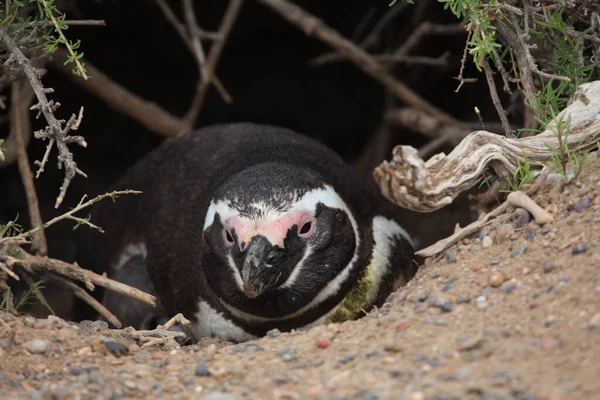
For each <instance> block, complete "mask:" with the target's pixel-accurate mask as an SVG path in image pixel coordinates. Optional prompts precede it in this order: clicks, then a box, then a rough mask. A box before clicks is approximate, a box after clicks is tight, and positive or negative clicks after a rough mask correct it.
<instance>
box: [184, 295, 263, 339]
mask: <svg viewBox="0 0 600 400" xmlns="http://www.w3.org/2000/svg"><path fill="white" fill-rule="evenodd" d="M196 319H197V321H196V322H195V323H194V324H192V326H191V330H192V334H193V335H194V337H195V338H196V339H200V338H203V337H211V336H213V337H214V336H216V337H218V338H220V339H221V340H226V341H231V342H238V343H239V342H245V341H247V340H252V339H256V336H254V335H251V334H250V333H248V332H246V331H245V330H243V329H242V328H240V327H239V326H237V325H235V324H234V323H233V322H232V321H231V320H229V319H227V318H226V317H225V316H224V315H223V313H222V312H219V311H217V310H215V309H214V308H212V307H211V306H210V305H209V304H208V303H207V302H205V301H202V300H201V301H200V302H199V303H198V312H197V313H196Z"/></svg>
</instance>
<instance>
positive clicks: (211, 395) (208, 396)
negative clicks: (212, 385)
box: [202, 392, 235, 400]
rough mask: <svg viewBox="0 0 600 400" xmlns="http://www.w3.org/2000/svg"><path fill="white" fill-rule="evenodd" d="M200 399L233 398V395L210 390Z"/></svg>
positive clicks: (228, 399)
mask: <svg viewBox="0 0 600 400" xmlns="http://www.w3.org/2000/svg"><path fill="white" fill-rule="evenodd" d="M202 400H235V397H233V396H232V395H230V394H227V393H224V392H210V393H207V394H206V395H204V397H202Z"/></svg>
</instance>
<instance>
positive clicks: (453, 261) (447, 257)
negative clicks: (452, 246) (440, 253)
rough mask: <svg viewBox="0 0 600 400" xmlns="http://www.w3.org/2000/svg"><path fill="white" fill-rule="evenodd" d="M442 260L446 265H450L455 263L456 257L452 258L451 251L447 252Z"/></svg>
mask: <svg viewBox="0 0 600 400" xmlns="http://www.w3.org/2000/svg"><path fill="white" fill-rule="evenodd" d="M444 260H446V263H447V264H451V263H455V262H456V257H454V254H453V253H452V252H451V251H447V252H446V253H445V254H444Z"/></svg>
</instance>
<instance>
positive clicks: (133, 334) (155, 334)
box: [104, 313, 190, 348]
mask: <svg viewBox="0 0 600 400" xmlns="http://www.w3.org/2000/svg"><path fill="white" fill-rule="evenodd" d="M189 323H190V321H189V320H187V319H186V318H185V317H184V316H183V314H181V313H180V314H177V315H175V316H174V317H173V318H171V319H170V320H169V321H168V322H167V323H166V324H165V325H159V326H158V327H157V328H156V329H152V330H140V331H138V330H135V329H133V328H132V327H128V328H125V329H119V330H116V329H110V330H107V331H105V332H104V333H105V334H106V335H107V336H112V337H117V338H125V339H134V340H137V341H138V342H140V343H142V348H148V347H152V346H158V345H164V344H166V343H167V342H169V341H172V340H174V339H177V338H185V337H186V336H187V335H186V334H185V333H184V332H177V331H170V330H169V329H170V328H171V327H173V326H174V325H175V324H180V325H182V326H185V325H188V324H189Z"/></svg>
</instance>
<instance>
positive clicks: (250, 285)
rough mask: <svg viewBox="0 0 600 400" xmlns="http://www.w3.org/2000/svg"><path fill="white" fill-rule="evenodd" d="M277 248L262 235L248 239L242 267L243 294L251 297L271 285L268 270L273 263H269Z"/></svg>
mask: <svg viewBox="0 0 600 400" xmlns="http://www.w3.org/2000/svg"><path fill="white" fill-rule="evenodd" d="M277 252H278V251H277V249H275V248H274V247H273V245H271V243H270V242H269V240H268V239H267V238H266V237H264V236H262V235H258V236H254V237H253V238H252V240H250V244H249V245H248V250H247V254H246V258H245V259H244V265H243V267H242V281H243V282H244V287H243V288H244V294H245V295H246V296H247V297H248V298H250V299H253V298H255V297H257V296H259V295H260V294H261V293H263V292H264V291H265V290H266V289H268V288H270V287H271V286H272V283H274V282H269V280H270V279H269V276H270V275H271V274H270V273H269V272H270V270H272V268H273V265H271V264H270V262H272V260H273V259H274V257H273V256H274V255H275V254H274V253H277Z"/></svg>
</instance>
